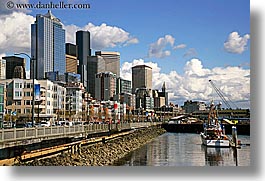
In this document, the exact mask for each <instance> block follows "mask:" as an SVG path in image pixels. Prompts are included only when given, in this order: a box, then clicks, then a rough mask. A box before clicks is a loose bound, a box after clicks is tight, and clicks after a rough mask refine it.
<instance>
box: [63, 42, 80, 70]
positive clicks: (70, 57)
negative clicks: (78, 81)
mask: <svg viewBox="0 0 265 181" xmlns="http://www.w3.org/2000/svg"><path fill="white" fill-rule="evenodd" d="M65 51H66V52H65V58H66V72H71V73H75V74H77V66H78V60H77V46H76V45H73V44H71V43H66V44H65Z"/></svg>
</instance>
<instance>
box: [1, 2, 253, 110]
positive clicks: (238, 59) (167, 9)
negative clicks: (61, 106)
mask: <svg viewBox="0 0 265 181" xmlns="http://www.w3.org/2000/svg"><path fill="white" fill-rule="evenodd" d="M8 2H9V0H3V1H1V2H0V3H1V9H0V25H1V31H0V57H1V56H5V55H13V54H14V53H17V52H26V53H28V54H30V24H32V23H33V22H34V19H35V17H36V14H45V13H47V11H48V9H36V8H35V9H33V8H31V9H18V8H11V9H8V8H7V3H8ZM12 2H14V3H32V4H34V3H35V5H36V4H37V3H39V2H41V3H42V4H45V3H50V2H52V3H59V2H60V1H57V0H52V1H44V0H43V1H39V0H38V1H31V0H13V1H12ZM64 2H65V3H79V4H80V3H81V4H82V3H86V4H89V5H90V8H87V9H67V10H66V9H50V10H51V11H52V13H53V14H54V15H55V16H56V17H57V18H59V19H60V20H61V21H62V23H63V25H64V29H65V30H66V42H70V43H75V32H76V31H78V30H88V31H90V33H91V41H92V42H91V46H92V50H93V52H95V51H98V50H101V51H118V52H120V54H121V61H120V63H121V77H123V78H125V79H128V80H131V79H132V77H131V67H132V66H135V65H139V64H146V65H149V66H151V67H152V70H153V89H158V90H161V87H162V84H163V82H165V83H166V87H167V91H168V92H169V101H170V102H172V103H175V104H179V105H183V102H184V101H186V100H194V101H205V102H206V103H209V102H210V101H211V100H214V101H219V100H220V98H219V97H218V95H217V93H216V92H215V91H214V89H213V88H212V86H211V84H210V83H209V82H208V80H212V81H213V82H214V83H215V84H216V87H218V88H220V90H221V91H222V92H223V93H224V95H225V97H226V98H227V99H230V100H231V101H233V102H234V103H235V104H236V105H237V106H238V107H241V108H249V107H250V2H249V0H222V1H221V0H199V1H198V0H163V1H162V0H155V1H154V0H143V1H132V0H130V1H129V0H108V1H106V0H87V1H84V0H83V1H81V0H68V1H64ZM28 62H29V61H27V69H28V64H29V63H28Z"/></svg>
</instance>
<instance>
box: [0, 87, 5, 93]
mask: <svg viewBox="0 0 265 181" xmlns="http://www.w3.org/2000/svg"><path fill="white" fill-rule="evenodd" d="M0 94H4V86H0Z"/></svg>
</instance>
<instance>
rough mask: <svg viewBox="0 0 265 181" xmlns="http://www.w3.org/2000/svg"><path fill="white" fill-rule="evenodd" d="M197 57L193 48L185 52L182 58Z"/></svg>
mask: <svg viewBox="0 0 265 181" xmlns="http://www.w3.org/2000/svg"><path fill="white" fill-rule="evenodd" d="M195 56H197V51H196V50H195V48H190V49H188V50H187V51H186V53H184V55H183V57H187V58H190V57H195Z"/></svg>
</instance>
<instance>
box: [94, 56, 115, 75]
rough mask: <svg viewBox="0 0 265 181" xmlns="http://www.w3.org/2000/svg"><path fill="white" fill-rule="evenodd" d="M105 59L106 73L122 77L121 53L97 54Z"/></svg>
mask: <svg viewBox="0 0 265 181" xmlns="http://www.w3.org/2000/svg"><path fill="white" fill-rule="evenodd" d="M95 54H96V55H99V56H101V57H103V58H104V60H105V71H109V72H112V73H114V74H116V75H117V77H120V53H119V52H102V51H97V52H96V53H95Z"/></svg>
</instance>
